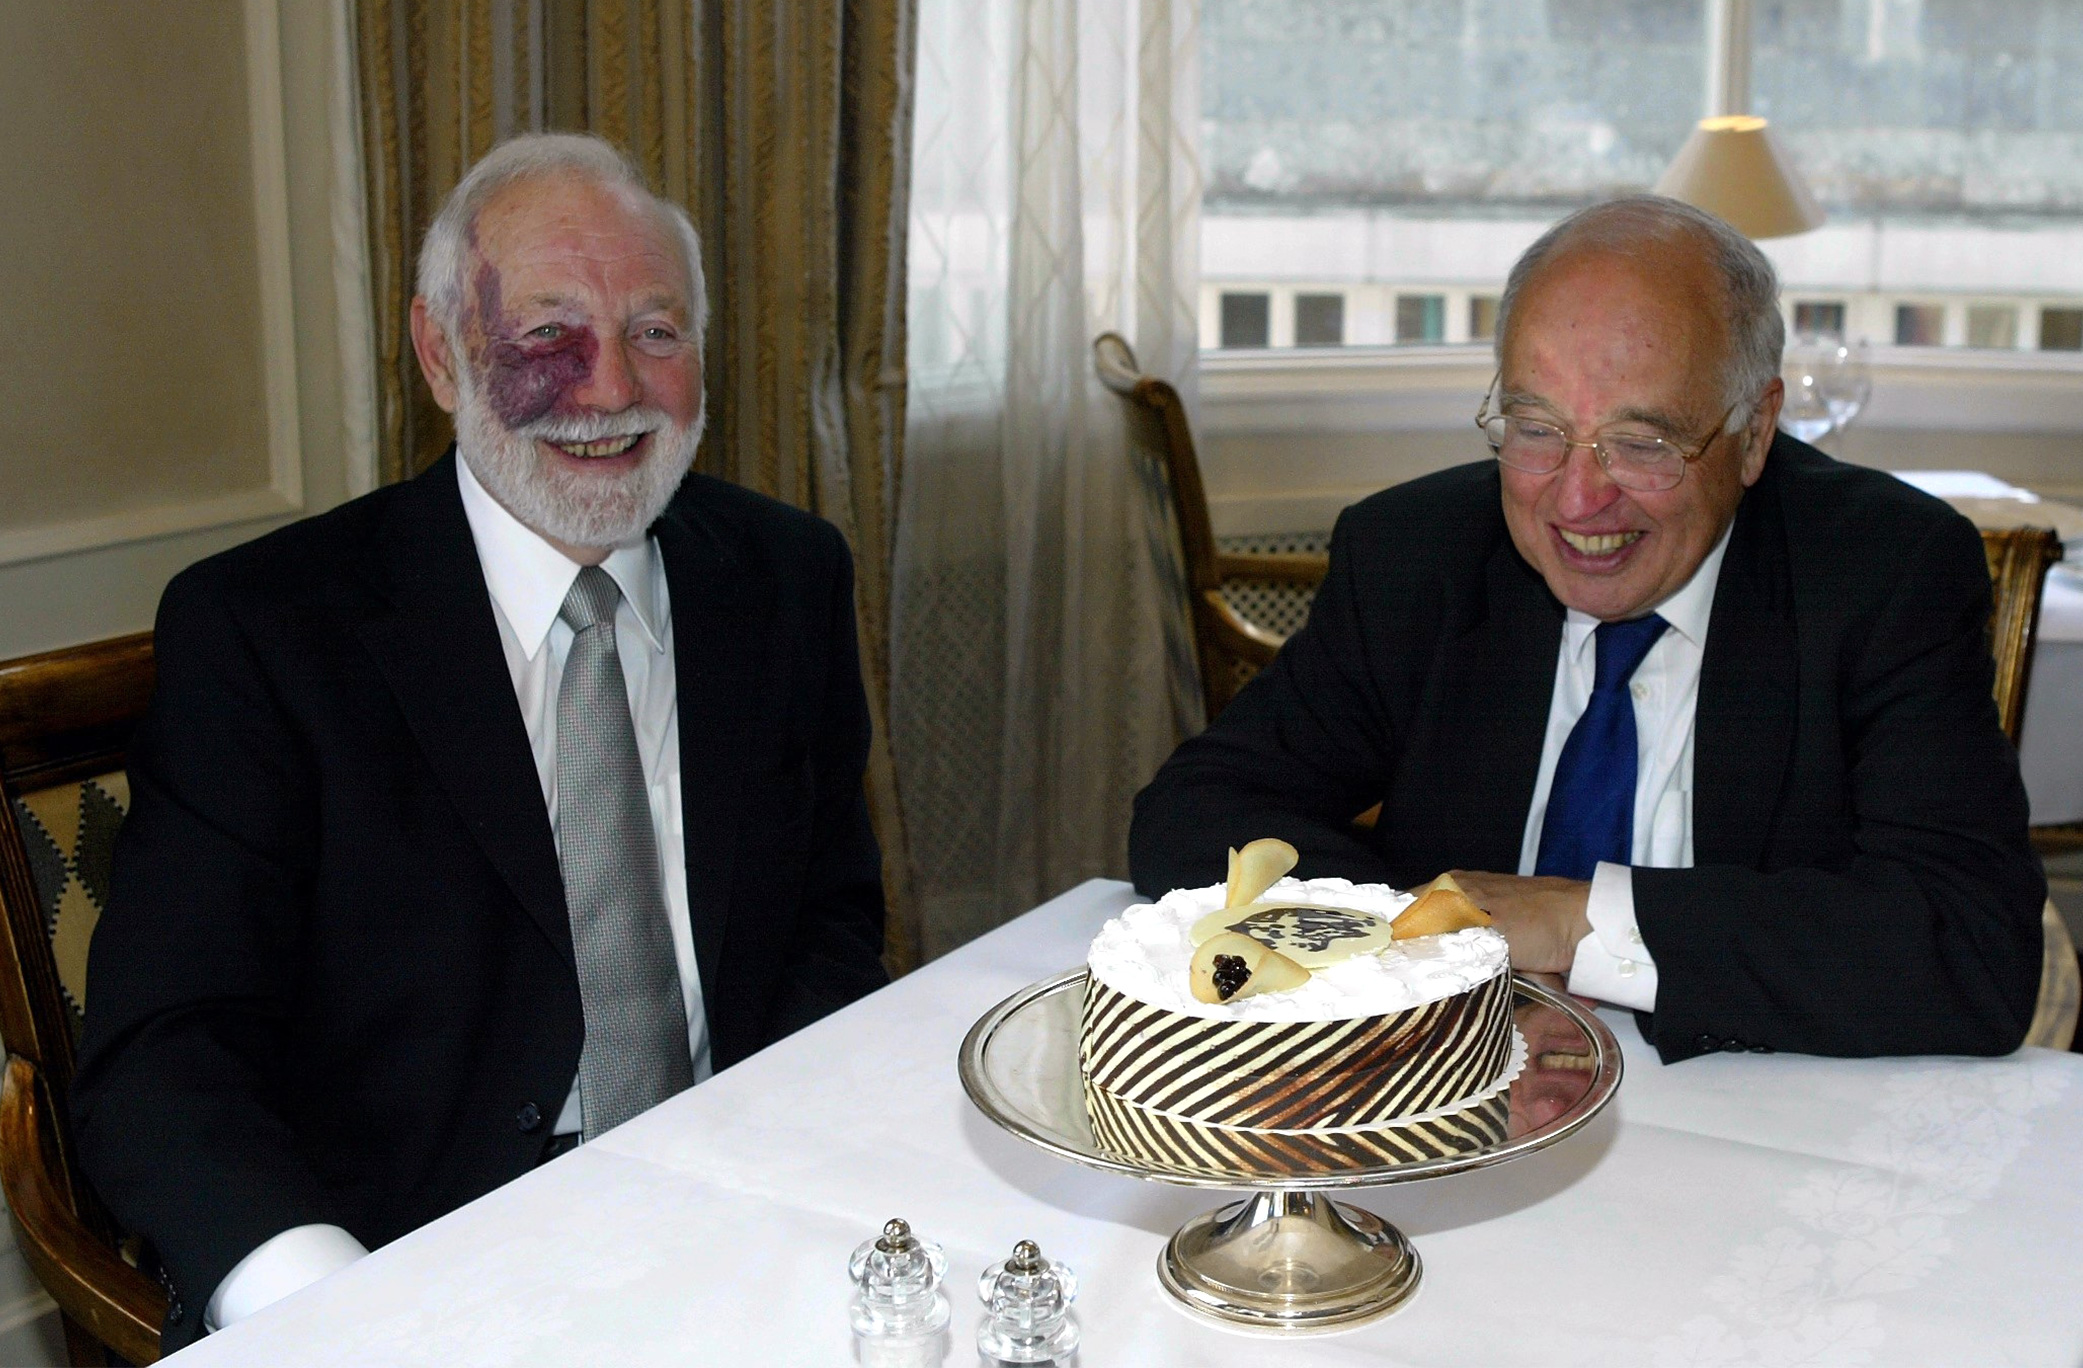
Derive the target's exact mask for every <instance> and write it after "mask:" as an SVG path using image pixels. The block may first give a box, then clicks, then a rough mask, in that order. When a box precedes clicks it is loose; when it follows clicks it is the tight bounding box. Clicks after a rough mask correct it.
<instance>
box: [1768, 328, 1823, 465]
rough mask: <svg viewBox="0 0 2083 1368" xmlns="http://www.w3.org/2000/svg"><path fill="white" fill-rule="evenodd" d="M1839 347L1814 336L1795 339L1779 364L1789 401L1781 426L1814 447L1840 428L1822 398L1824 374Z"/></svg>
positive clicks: (1782, 410) (1783, 408)
mask: <svg viewBox="0 0 2083 1368" xmlns="http://www.w3.org/2000/svg"><path fill="white" fill-rule="evenodd" d="M1836 350H1837V347H1836V345H1835V344H1834V343H1833V342H1828V341H1825V340H1823V339H1820V338H1817V337H1814V336H1812V335H1806V334H1804V335H1803V336H1801V337H1798V338H1796V339H1795V340H1794V341H1793V343H1792V344H1791V345H1789V346H1788V347H1787V349H1786V354H1785V356H1784V358H1783V359H1782V361H1781V363H1780V369H1779V374H1780V378H1781V379H1782V380H1784V381H1785V382H1786V400H1785V402H1784V403H1783V404H1781V405H1780V409H1779V425H1780V426H1781V427H1782V428H1785V429H1786V430H1787V431H1788V432H1790V433H1792V434H1793V435H1794V436H1796V437H1798V438H1800V439H1801V440H1802V441H1804V442H1807V443H1809V444H1810V445H1814V444H1815V443H1817V442H1820V441H1821V440H1822V439H1823V438H1824V437H1826V436H1828V435H1829V434H1830V433H1831V431H1833V430H1834V429H1835V428H1836V427H1837V417H1836V414H1835V413H1834V412H1833V411H1832V410H1831V408H1830V403H1829V401H1828V400H1827V399H1826V398H1825V397H1824V394H1823V380H1822V377H1823V375H1824V373H1825V372H1826V371H1827V370H1828V369H1829V362H1830V355H1831V353H1832V352H1834V351H1836Z"/></svg>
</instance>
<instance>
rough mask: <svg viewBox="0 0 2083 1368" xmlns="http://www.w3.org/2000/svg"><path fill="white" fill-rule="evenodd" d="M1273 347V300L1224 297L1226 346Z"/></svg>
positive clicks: (1223, 310)
mask: <svg viewBox="0 0 2083 1368" xmlns="http://www.w3.org/2000/svg"><path fill="white" fill-rule="evenodd" d="M1272 344H1273V301H1272V297H1271V296H1269V295H1263V294H1230V293H1227V292H1225V293H1224V295H1223V296H1222V345H1223V346H1225V347H1269V346H1271V345H1272Z"/></svg>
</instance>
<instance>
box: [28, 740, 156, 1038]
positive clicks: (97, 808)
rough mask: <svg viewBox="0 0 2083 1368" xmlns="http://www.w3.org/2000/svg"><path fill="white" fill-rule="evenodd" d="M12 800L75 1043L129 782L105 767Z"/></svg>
mask: <svg viewBox="0 0 2083 1368" xmlns="http://www.w3.org/2000/svg"><path fill="white" fill-rule="evenodd" d="M14 807H15V821H16V823H17V824H18V825H19V827H20V830H21V838H22V846H23V849H24V851H25V852H26V854H27V857H28V861H29V878H30V880H31V882H32V883H33V884H34V885H35V888H36V905H37V910H38V912H40V913H41V914H42V918H43V926H44V934H45V935H46V936H48V937H49V938H50V942H51V960H52V963H53V967H54V968H55V969H56V971H57V975H58V992H59V994H60V996H61V997H62V998H63V999H64V1002H65V1019H66V1022H67V1024H68V1025H69V1026H70V1027H71V1028H72V1037H73V1041H74V1043H75V1044H77V1043H78V1041H79V1033H80V1026H81V1024H82V1022H83V1020H84V1018H85V1013H86V1010H87V1009H86V1003H87V946H88V944H89V943H90V942H91V940H92V939H93V936H94V923H95V922H97V921H99V920H100V919H101V909H102V908H103V907H105V906H107V904H108V882H109V869H110V866H111V865H112V864H113V863H114V860H115V854H116V830H117V828H119V827H121V826H122V825H123V817H124V814H125V813H127V812H129V811H130V782H129V780H128V779H127V778H126V777H125V776H124V774H123V771H121V770H111V771H109V772H108V773H106V774H97V775H94V776H92V777H91V778H87V779H82V780H80V781H78V782H77V783H70V784H54V785H52V786H51V787H50V788H44V789H37V790H36V791H34V792H32V793H25V794H21V795H20V796H18V797H16V798H15V799H14Z"/></svg>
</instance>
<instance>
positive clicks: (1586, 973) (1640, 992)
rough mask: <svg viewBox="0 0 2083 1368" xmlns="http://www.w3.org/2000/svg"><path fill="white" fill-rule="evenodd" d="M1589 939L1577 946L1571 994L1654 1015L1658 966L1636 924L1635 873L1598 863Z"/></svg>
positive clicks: (1587, 912)
mask: <svg viewBox="0 0 2083 1368" xmlns="http://www.w3.org/2000/svg"><path fill="white" fill-rule="evenodd" d="M1584 915H1585V916H1586V917H1587V918H1588V919H1589V920H1590V922H1591V934H1590V935H1588V936H1586V937H1584V939H1582V940H1580V941H1578V942H1577V955H1576V959H1575V960H1574V961H1573V962H1572V963H1571V965H1570V970H1569V990H1570V991H1571V992H1572V993H1577V994H1579V995H1581V996H1583V997H1590V998H1597V999H1598V1000H1599V1001H1601V1002H1610V1003H1613V1004H1614V1005H1615V1006H1619V1007H1632V1008H1633V1009H1634V1010H1636V1011H1638V1012H1653V1011H1655V1010H1656V961H1655V960H1653V959H1651V958H1650V957H1649V947H1648V946H1647V945H1646V944H1644V943H1643V941H1642V928H1641V927H1640V926H1639V925H1637V924H1636V922H1635V879H1634V870H1632V869H1630V868H1628V867H1627V866H1626V865H1620V864H1609V863H1607V862H1605V861H1600V862H1599V866H1598V869H1597V870H1596V871H1595V872H1594V873H1593V874H1592V876H1591V896H1590V898H1589V900H1588V901H1587V902H1586V903H1585V905H1584Z"/></svg>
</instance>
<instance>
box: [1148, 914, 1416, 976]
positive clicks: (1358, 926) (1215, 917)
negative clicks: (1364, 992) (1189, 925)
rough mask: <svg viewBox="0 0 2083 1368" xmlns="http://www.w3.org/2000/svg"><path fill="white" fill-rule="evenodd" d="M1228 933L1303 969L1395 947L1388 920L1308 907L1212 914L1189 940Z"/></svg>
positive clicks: (1197, 942)
mask: <svg viewBox="0 0 2083 1368" xmlns="http://www.w3.org/2000/svg"><path fill="white" fill-rule="evenodd" d="M1224 932H1234V933H1236V934H1237V935H1240V936H1249V937H1251V939H1253V940H1255V941H1257V942H1258V943H1259V944H1260V945H1263V946H1266V947H1267V948H1268V949H1272V950H1277V951H1279V952H1280V953H1281V954H1283V955H1285V956H1287V957H1288V958H1289V959H1291V960H1293V961H1294V962H1295V963H1297V964H1299V965H1301V966H1302V967H1303V968H1304V969H1322V968H1324V967H1325V966H1327V965H1332V964H1337V963H1339V962H1340V961H1341V960H1348V959H1351V958H1352V957H1353V956H1355V955H1368V954H1373V953H1374V952H1375V951H1377V950H1380V949H1382V948H1383V947H1384V946H1388V945H1393V944H1394V943H1395V938H1394V937H1393V936H1392V935H1391V933H1390V928H1389V920H1388V918H1386V917H1382V916H1378V915H1376V914H1375V913H1372V912H1360V911H1355V910H1354V909H1352V908H1348V907H1315V906H1311V905H1309V904H1306V903H1268V904H1266V905H1264V906H1261V907H1233V908H1227V909H1225V910H1223V911H1221V912H1210V913H1209V914H1208V915H1207V916H1205V917H1202V918H1201V919H1200V920H1199V921H1197V922H1195V923H1194V924H1193V930H1192V931H1191V932H1190V933H1189V934H1190V935H1191V936H1192V938H1193V943H1194V944H1195V945H1197V946H1198V945H1201V944H1203V943H1205V942H1206V941H1208V940H1209V939H1211V938H1213V937H1215V936H1219V935H1221V934H1223V933H1224Z"/></svg>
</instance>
